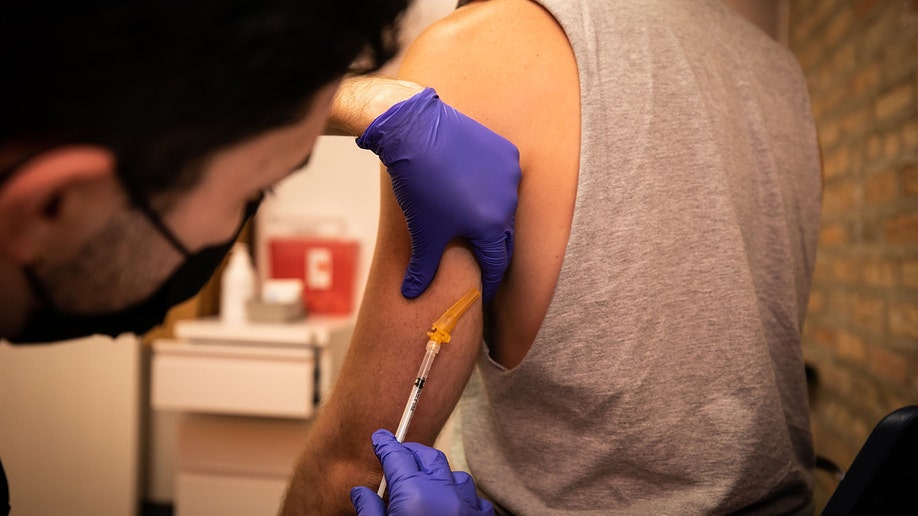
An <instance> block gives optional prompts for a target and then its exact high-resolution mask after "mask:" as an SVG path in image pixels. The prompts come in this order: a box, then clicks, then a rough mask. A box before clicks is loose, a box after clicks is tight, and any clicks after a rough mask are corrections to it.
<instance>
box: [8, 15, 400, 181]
mask: <svg viewBox="0 0 918 516" xmlns="http://www.w3.org/2000/svg"><path fill="white" fill-rule="evenodd" d="M408 2H409V0H211V1H198V0H98V1H80V0H74V1H72V2H42V1H40V0H3V2H2V3H0V6H2V7H0V67H2V68H0V69H2V79H0V113H2V114H0V147H2V146H3V145H7V144H9V145H16V146H17V147H25V148H28V147H36V146H47V145H49V144H58V143H76V142H82V143H98V144H102V145H105V146H107V147H109V148H111V149H112V150H113V151H114V152H115V154H116V156H117V157H118V161H119V172H120V174H121V175H122V176H125V179H127V180H128V181H127V182H128V183H130V184H131V185H132V187H134V188H136V189H137V190H139V192H140V193H141V194H142V195H144V196H146V197H149V196H152V195H155V194H158V193H162V192H172V191H178V190H181V189H183V188H187V187H189V186H192V185H194V184H195V182H196V181H197V179H198V176H199V174H200V170H201V166H200V164H201V163H203V161H204V160H206V159H207V157H208V156H210V155H211V154H212V153H213V152H214V151H216V150H218V149H221V148H224V147H227V146H230V145H233V144H235V143H238V142H240V141H243V140H245V139H247V138H250V137H252V136H255V135H257V134H259V133H262V132H264V131H266V130H268V129H271V128H275V127H279V126H283V125H287V124H290V123H292V122H294V121H296V120H299V119H300V118H302V116H304V115H305V113H306V109H307V108H308V104H309V101H310V100H311V98H312V97H313V95H314V94H315V93H316V92H317V91H318V90H319V89H320V88H321V87H322V86H324V85H326V84H328V83H329V82H331V81H332V80H334V79H336V78H338V77H341V76H343V75H345V74H346V73H348V72H357V73H364V72H370V71H373V70H375V69H377V68H378V67H380V66H381V65H382V64H383V63H384V62H385V61H387V60H388V59H389V58H390V57H392V56H393V55H394V54H395V52H396V51H397V47H398V34H397V32H398V31H397V27H398V21H399V18H400V15H401V14H402V12H403V11H404V10H405V9H406V8H407V4H408ZM355 66H356V68H355Z"/></svg>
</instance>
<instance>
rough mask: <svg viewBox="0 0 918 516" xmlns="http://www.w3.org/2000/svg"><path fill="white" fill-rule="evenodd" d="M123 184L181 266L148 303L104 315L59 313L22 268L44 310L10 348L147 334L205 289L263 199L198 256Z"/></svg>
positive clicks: (253, 203) (34, 278) (38, 283)
mask: <svg viewBox="0 0 918 516" xmlns="http://www.w3.org/2000/svg"><path fill="white" fill-rule="evenodd" d="M20 163H21V162H20ZM4 176H6V174H2V173H0V181H2V180H3V179H4ZM121 181H122V183H123V184H124V185H125V188H126V190H127V191H128V193H129V195H130V196H131V199H132V203H133V204H134V205H135V206H136V207H137V208H139V209H140V210H141V211H143V212H144V214H145V215H146V217H147V219H148V220H149V221H150V222H151V223H152V224H153V226H154V227H155V228H156V229H157V230H158V231H159V233H160V234H162V235H163V237H165V238H166V240H168V241H169V242H170V243H171V244H172V246H173V247H175V248H176V249H177V250H178V251H179V252H180V253H182V255H184V256H185V261H184V262H183V264H182V265H181V266H179V268H178V269H176V270H175V272H173V273H172V275H171V276H169V277H168V278H167V279H166V280H165V281H164V282H163V284H162V286H160V287H159V288H158V289H157V290H156V291H155V292H153V293H152V294H151V295H150V296H149V297H147V298H146V299H144V300H142V301H140V302H138V303H135V304H133V305H130V306H128V307H126V308H123V309H121V310H117V311H114V312H109V313H104V314H68V313H66V311H65V310H60V309H58V308H57V307H56V306H55V305H54V302H53V301H52V299H51V296H50V295H49V294H48V291H47V289H46V288H45V286H44V285H42V283H41V281H40V280H39V279H38V277H37V276H36V275H35V273H34V271H32V269H31V268H28V267H27V268H25V269H24V273H25V276H26V279H27V280H28V282H29V286H30V288H31V289H32V292H33V294H34V295H35V297H36V298H37V299H38V300H39V301H40V302H41V304H42V307H41V308H40V309H39V310H38V311H35V312H33V313H32V314H31V315H30V317H29V320H28V322H27V323H26V326H25V327H24V328H23V330H22V331H21V332H19V334H18V335H16V336H15V337H14V338H11V339H10V340H11V341H12V342H13V343H14V344H25V343H48V342H54V341H58V340H67V339H75V338H78V337H85V336H88V335H94V334H101V335H109V336H112V337H115V336H118V335H120V334H122V333H127V332H133V333H136V334H142V333H146V332H147V331H149V330H150V329H152V328H153V327H154V326H156V325H158V324H160V323H162V322H163V320H164V319H165V317H166V313H167V312H168V311H169V309H170V308H172V307H173V306H175V305H177V304H179V303H181V302H183V301H186V300H188V299H190V298H191V297H192V296H194V295H195V294H197V293H198V291H200V290H201V288H202V287H204V285H205V284H206V283H207V281H208V280H209V279H210V277H211V276H212V275H213V273H214V271H215V270H216V269H217V267H218V266H219V265H220V263H221V262H222V261H223V257H224V256H226V254H227V253H228V252H229V250H230V248H232V246H233V243H234V242H235V240H236V237H238V236H239V232H240V231H242V226H243V225H245V223H246V221H248V220H249V219H250V218H251V217H253V216H254V215H255V212H256V211H257V210H258V206H259V205H260V204H261V200H262V199H261V198H259V199H257V200H255V201H251V202H249V203H248V205H246V208H245V214H244V216H243V219H242V222H241V223H240V225H239V228H238V229H237V230H236V231H235V233H234V234H233V238H231V239H230V240H227V241H226V242H224V243H222V244H219V245H215V246H211V247H207V248H204V249H202V250H200V251H198V252H197V253H191V252H189V251H188V249H187V248H186V247H185V246H184V245H183V244H182V243H181V241H180V240H179V239H178V238H177V237H176V236H175V234H174V233H172V231H171V230H170V229H169V228H168V227H166V225H165V224H164V223H163V222H162V219H160V217H159V215H158V214H157V213H156V212H155V211H154V210H153V209H152V207H150V205H149V203H148V202H147V201H146V199H145V198H144V197H142V196H141V195H139V192H138V190H137V189H136V188H132V187H131V186H130V185H129V184H128V182H127V181H125V178H124V177H123V176H122V178H121Z"/></svg>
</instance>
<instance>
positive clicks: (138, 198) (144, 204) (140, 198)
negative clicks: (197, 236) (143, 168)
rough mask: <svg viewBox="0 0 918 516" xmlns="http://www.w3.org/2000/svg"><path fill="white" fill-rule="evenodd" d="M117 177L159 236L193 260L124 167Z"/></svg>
mask: <svg viewBox="0 0 918 516" xmlns="http://www.w3.org/2000/svg"><path fill="white" fill-rule="evenodd" d="M117 175H118V179H119V181H120V182H121V186H122V187H123V188H124V191H125V192H127V194H128V197H129V198H130V199H131V204H133V205H134V207H135V208H137V209H139V210H140V211H141V212H143V214H144V216H146V218H147V220H148V221H150V224H153V227H155V228H156V230H157V231H159V234H161V235H162V236H163V238H165V239H166V240H168V241H169V243H170V244H172V247H174V248H175V250H176V251H178V252H179V253H181V254H182V256H184V257H185V259H188V258H191V256H192V254H191V251H189V250H188V248H187V247H185V244H183V243H182V241H181V240H179V238H178V237H177V236H176V235H175V233H173V232H172V230H171V229H169V226H166V223H165V222H163V219H162V218H160V216H159V214H158V213H156V210H154V209H153V207H152V206H150V203H149V201H147V198H146V197H145V196H144V195H143V194H141V193H140V189H139V188H137V187H136V186H135V185H134V183H133V182H132V181H131V180H130V179H128V177H127V176H126V175H125V174H124V173H123V172H122V167H120V166H119V167H118V172H117Z"/></svg>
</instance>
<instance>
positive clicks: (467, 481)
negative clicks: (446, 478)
mask: <svg viewBox="0 0 918 516" xmlns="http://www.w3.org/2000/svg"><path fill="white" fill-rule="evenodd" d="M453 480H454V481H455V482H456V494H457V495H458V496H459V499H460V500H462V501H463V502H465V504H466V505H468V506H469V507H476V508H477V507H478V492H477V491H476V490H475V482H474V481H473V480H472V476H471V475H469V474H468V473H466V472H465V471H453Z"/></svg>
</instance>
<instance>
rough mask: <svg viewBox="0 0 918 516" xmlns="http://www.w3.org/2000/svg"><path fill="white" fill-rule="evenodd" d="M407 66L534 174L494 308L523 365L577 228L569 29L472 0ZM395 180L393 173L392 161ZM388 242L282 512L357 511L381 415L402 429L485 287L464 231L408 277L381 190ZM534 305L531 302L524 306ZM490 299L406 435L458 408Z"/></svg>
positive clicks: (497, 354)
mask: <svg viewBox="0 0 918 516" xmlns="http://www.w3.org/2000/svg"><path fill="white" fill-rule="evenodd" d="M400 78H402V79H407V80H410V81H413V82H416V83H419V84H424V85H430V86H433V87H435V88H436V89H437V91H438V92H439V93H440V95H441V97H442V99H443V100H444V101H445V102H447V103H449V104H450V105H452V106H453V107H455V108H456V109H458V110H460V111H462V112H463V113H465V114H467V115H469V116H471V117H472V118H475V119H476V120H478V121H480V122H482V123H483V124H485V125H486V126H488V127H489V128H491V129H493V130H494V131H496V132H497V133H499V134H501V135H503V136H504V137H506V138H508V139H509V140H510V141H512V142H513V143H515V144H516V145H517V147H519V149H520V155H521V165H522V170H523V180H522V183H521V186H520V204H519V209H518V211H517V219H516V228H517V233H516V247H515V251H514V255H513V262H512V264H511V266H510V268H509V270H508V271H507V275H506V276H505V280H504V282H503V284H502V286H501V288H500V290H499V292H498V294H497V296H496V298H495V301H494V302H493V304H492V306H491V307H490V310H491V317H493V325H492V328H491V334H490V335H489V336H488V344H489V346H490V347H491V355H492V358H493V359H494V360H496V361H497V362H499V363H500V364H502V365H504V366H506V367H513V366H515V365H517V364H519V362H520V361H521V360H522V359H523V358H524V357H525V355H526V352H527V351H528V350H529V347H530V346H531V344H532V342H533V340H534V339H535V336H536V333H537V332H538V329H539V326H540V324H541V321H542V319H543V318H544V316H545V313H546V311H547V309H548V305H549V303H550V301H551V295H552V292H553V289H554V285H555V283H556V281H557V277H558V273H559V271H560V267H561V261H562V258H563V253H564V249H565V247H566V244H567V238H568V235H569V232H570V222H571V218H572V214H573V207H574V200H575V194H576V184H577V167H578V160H579V158H578V156H579V154H578V151H579V144H580V142H579V127H580V119H579V112H580V111H579V102H580V98H579V84H578V80H577V70H576V64H575V61H574V57H573V54H572V52H571V49H570V46H569V44H568V42H567V39H566V38H565V36H564V34H563V32H562V31H561V29H560V28H559V27H558V25H557V23H556V22H555V21H554V19H553V18H552V17H551V16H550V15H549V14H548V13H547V12H546V11H544V10H543V9H542V8H541V7H539V6H537V5H536V4H533V3H531V2H529V1H526V0H491V1H488V2H479V3H474V4H471V5H469V6H467V7H463V8H461V9H459V10H457V11H456V12H454V13H453V14H452V15H450V16H448V17H447V18H446V19H444V20H442V21H440V22H438V23H436V24H434V25H433V26H432V27H431V28H430V29H428V30H427V31H426V32H425V33H423V34H422V35H421V36H420V37H419V38H418V39H417V40H416V42H415V43H414V44H413V45H412V46H411V47H410V48H409V50H408V53H407V54H406V56H405V59H404V61H403V65H402V69H401V71H400ZM381 181H382V182H383V185H388V184H389V179H388V176H387V175H386V174H385V172H383V174H382V178H381ZM381 192H382V199H381V203H380V210H381V213H380V226H379V237H378V241H377V247H376V252H375V255H374V258H373V263H372V267H371V271H370V277H369V280H368V284H367V288H366V292H365V294H364V298H363V303H362V306H361V309H360V312H359V314H358V319H357V323H356V328H355V332H354V336H353V339H352V341H351V345H350V348H349V351H348V356H347V358H346V360H345V363H344V365H343V367H342V371H341V374H340V377H339V379H338V381H337V383H336V385H335V388H334V389H333V391H332V393H331V395H330V396H329V399H328V400H327V401H326V403H325V405H324V406H323V408H322V410H321V411H320V414H319V415H318V417H317V419H316V421H315V424H314V425H313V427H312V429H311V431H310V434H309V436H308V438H307V445H306V448H305V450H304V452H303V454H302V457H301V459H300V463H299V466H298V467H297V470H296V472H295V475H294V478H293V480H292V482H291V484H290V487H289V490H288V493H287V497H286V502H285V507H284V510H283V513H284V514H287V515H301V514H302V515H305V514H334V513H345V514H346V513H352V512H353V507H352V505H351V502H350V499H349V497H348V493H349V490H350V488H351V487H353V486H356V485H365V486H368V487H371V488H372V489H374V490H375V489H376V487H377V486H378V483H379V478H380V475H381V472H382V470H381V468H380V465H379V462H378V461H377V459H376V458H375V456H374V455H373V452H372V449H371V446H370V434H371V433H372V432H373V431H374V430H376V429H377V428H388V429H390V430H394V429H395V427H396V426H397V424H398V421H399V419H400V417H401V413H402V410H403V408H404V404H405V402H406V400H407V397H408V394H409V391H410V386H411V385H412V383H413V382H414V377H415V374H416V372H417V368H418V365H419V364H420V362H421V358H422V357H423V355H424V343H425V342H426V338H425V335H424V332H425V331H427V330H428V329H429V327H430V324H431V323H432V322H433V321H435V320H436V319H437V318H438V317H439V316H440V314H441V313H442V312H443V311H444V310H445V309H446V308H448V307H449V306H450V305H452V304H453V303H454V302H455V301H456V300H457V299H459V297H461V296H462V294H463V293H464V292H465V291H466V290H467V289H468V288H469V287H473V286H477V287H479V288H480V271H479V269H478V266H477V264H476V262H475V260H474V258H473V257H472V255H471V253H470V252H469V251H468V250H467V249H466V248H465V247H464V246H463V245H462V244H461V243H458V242H454V243H453V244H452V245H451V246H450V247H449V248H448V249H447V252H446V253H445V255H444V257H443V260H442V261H441V263H440V268H439V270H438V274H437V276H436V278H435V280H434V282H433V284H432V285H431V286H430V288H429V289H428V290H427V291H426V292H425V293H424V294H422V295H421V296H420V297H418V298H417V299H415V300H407V299H404V298H403V297H402V296H401V295H400V294H399V286H400V284H401V281H402V277H403V274H404V271H405V267H406V265H407V263H408V259H409V256H410V240H409V237H408V233H407V231H406V229H405V219H404V216H403V215H402V212H401V210H400V209H399V207H398V204H397V202H396V200H395V197H394V195H393V194H392V192H391V190H390V189H389V188H388V187H387V186H386V187H384V188H382V189H381ZM521 308H524V309H521ZM482 321H483V314H482V306H481V303H480V301H479V302H476V304H475V305H473V306H472V308H471V309H470V310H469V312H467V313H466V315H465V316H464V317H463V318H462V319H461V320H460V321H459V324H458V325H457V326H456V329H455V330H454V332H453V334H452V340H451V342H450V343H449V344H444V345H443V347H442V349H441V351H440V354H439V355H438V357H437V360H436V362H434V365H433V369H432V370H431V373H430V379H429V380H428V382H427V384H426V385H425V387H424V394H423V396H422V398H421V401H420V403H419V405H418V408H417V412H416V413H415V416H414V419H413V420H412V423H411V427H410V429H409V431H408V435H407V437H406V440H409V441H416V442H421V443H425V444H427V445H431V444H432V443H433V442H434V440H435V439H436V437H437V435H438V433H439V432H440V430H441V429H442V427H443V425H444V423H445V422H446V420H447V418H448V417H449V415H450V413H451V412H452V410H453V408H454V407H455V405H456V403H457V401H458V399H459V397H460V395H461V392H462V390H463V388H464V386H465V383H466V382H467V380H468V378H469V376H470V374H471V372H472V369H473V367H474V365H475V360H476V357H477V356H478V352H479V346H480V342H481V338H482V335H483V324H482Z"/></svg>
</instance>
